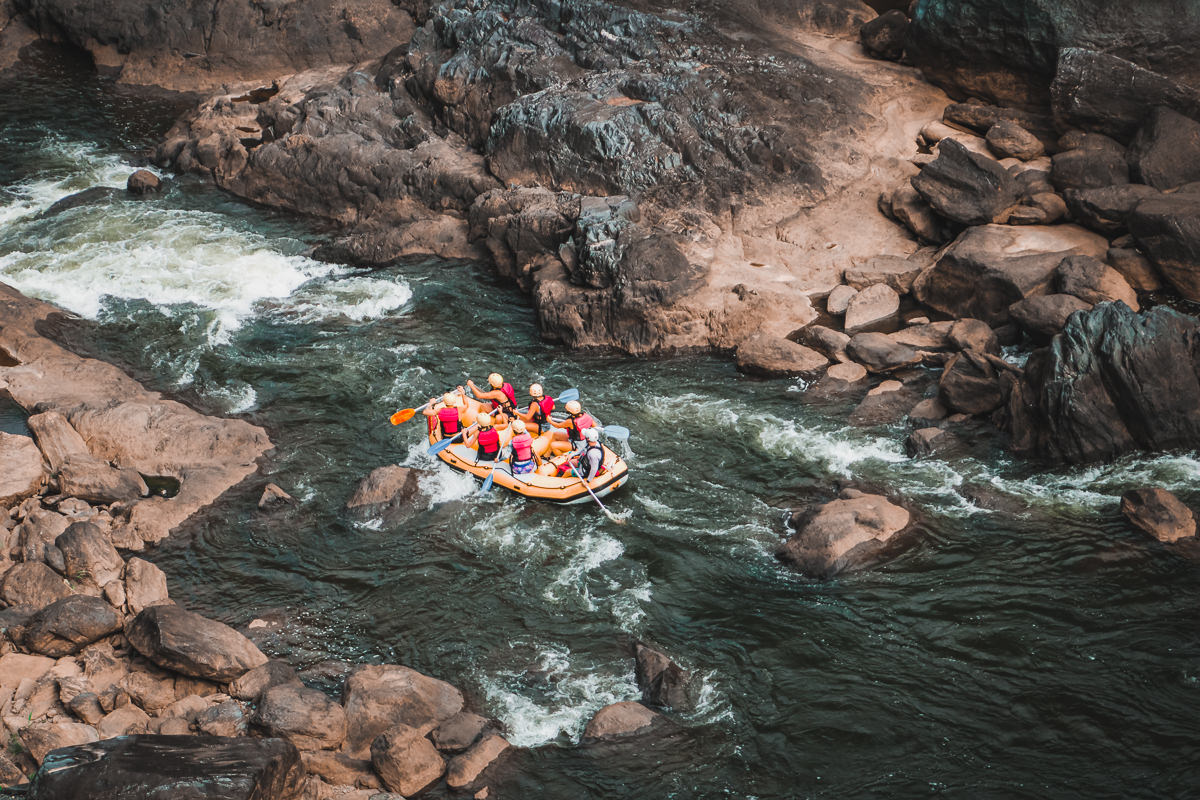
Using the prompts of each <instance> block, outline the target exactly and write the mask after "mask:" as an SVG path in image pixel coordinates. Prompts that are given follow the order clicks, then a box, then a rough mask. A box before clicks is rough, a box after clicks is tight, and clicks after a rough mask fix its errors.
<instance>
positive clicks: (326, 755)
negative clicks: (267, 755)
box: [300, 750, 381, 796]
mask: <svg viewBox="0 0 1200 800" xmlns="http://www.w3.org/2000/svg"><path fill="white" fill-rule="evenodd" d="M300 757H301V758H302V759H303V760H304V769H305V772H307V773H308V774H309V775H315V776H317V777H318V778H320V779H321V780H323V781H325V782H326V783H328V784H330V785H332V786H339V785H340V786H363V787H370V788H372V789H378V788H379V787H380V786H381V784H380V782H379V778H377V777H375V773H374V771H373V770H372V767H371V762H370V761H367V760H364V759H359V758H350V757H349V756H347V755H345V754H343V753H332V752H330V751H328V750H308V751H304V752H301V753H300ZM372 796H374V793H372Z"/></svg>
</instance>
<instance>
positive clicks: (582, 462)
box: [576, 444, 607, 480]
mask: <svg viewBox="0 0 1200 800" xmlns="http://www.w3.org/2000/svg"><path fill="white" fill-rule="evenodd" d="M593 450H595V451H596V452H597V453H599V454H600V460H599V466H598V467H597V468H596V474H595V475H593V476H592V478H598V477H600V476H601V475H603V474H604V473H605V472H606V471H607V470H605V469H604V448H603V447H601V446H600V445H599V444H589V445H588V446H587V447H585V448H584V450H583V455H581V456H580V457H579V466H578V467H577V468H576V469H578V470H579V472H580V474H581V475H587V471H588V467H589V466H590V464H589V461H590V459H589V457H588V454H589V453H591V452H592V451H593ZM588 480H591V478H589V479H588Z"/></svg>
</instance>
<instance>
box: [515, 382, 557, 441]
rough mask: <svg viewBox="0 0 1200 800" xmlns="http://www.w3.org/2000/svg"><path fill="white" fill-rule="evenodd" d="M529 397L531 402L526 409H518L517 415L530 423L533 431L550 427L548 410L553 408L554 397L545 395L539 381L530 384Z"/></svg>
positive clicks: (540, 430) (538, 431)
mask: <svg viewBox="0 0 1200 800" xmlns="http://www.w3.org/2000/svg"><path fill="white" fill-rule="evenodd" d="M529 397H530V398H531V400H532V402H531V403H530V404H529V410H528V411H518V412H517V417H519V418H520V419H523V420H524V421H525V424H527V425H532V426H533V428H534V433H541V432H542V431H544V430H547V429H548V428H549V427H550V412H551V411H553V410H554V399H553V398H551V397H546V393H545V392H544V391H543V390H542V385H541V384H540V383H534V384H530V386H529Z"/></svg>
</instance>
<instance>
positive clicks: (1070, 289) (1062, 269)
mask: <svg viewBox="0 0 1200 800" xmlns="http://www.w3.org/2000/svg"><path fill="white" fill-rule="evenodd" d="M1055 283H1056V284H1057V288H1058V291H1060V292H1062V293H1063V294H1072V295H1075V296H1076V297H1078V298H1079V299H1080V300H1082V301H1083V302H1085V303H1089V304H1091V305H1098V304H1100V303H1105V302H1109V301H1114V302H1115V301H1120V302H1122V303H1124V304H1125V305H1127V306H1129V307H1130V308H1132V309H1133V310H1134V311H1138V310H1139V309H1140V306H1139V305H1138V299H1137V292H1135V291H1134V290H1133V287H1131V286H1130V285H1129V283H1128V282H1127V281H1126V280H1125V278H1123V277H1122V276H1121V273H1119V272H1117V271H1116V270H1115V269H1113V268H1112V267H1110V266H1108V265H1107V264H1105V263H1104V262H1103V261H1101V260H1100V259H1098V258H1092V257H1091V256H1071V257H1070V258H1064V259H1063V262H1062V263H1061V264H1059V265H1058V270H1057V271H1056V272H1055Z"/></svg>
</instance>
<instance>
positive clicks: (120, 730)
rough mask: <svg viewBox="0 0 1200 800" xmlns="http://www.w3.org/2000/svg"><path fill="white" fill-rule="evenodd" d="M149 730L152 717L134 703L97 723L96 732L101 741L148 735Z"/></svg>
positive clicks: (105, 716) (116, 710) (115, 710)
mask: <svg viewBox="0 0 1200 800" xmlns="http://www.w3.org/2000/svg"><path fill="white" fill-rule="evenodd" d="M149 730H150V716H149V715H148V714H147V713H146V712H145V711H142V710H141V709H140V708H138V707H137V706H135V705H134V704H133V703H130V704H129V705H124V706H121V707H120V708H115V709H113V710H112V711H110V712H108V713H107V714H105V715H104V717H103V718H102V719H101V720H100V721H99V722H98V723H96V732H97V733H99V734H100V738H101V739H112V738H113V737H115V736H128V735H130V734H135V733H146V732H147V731H149Z"/></svg>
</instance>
